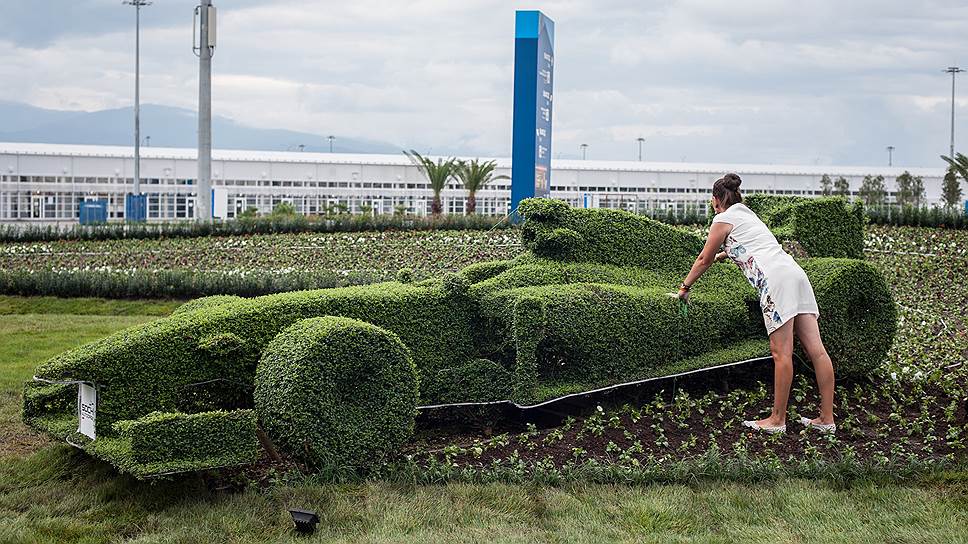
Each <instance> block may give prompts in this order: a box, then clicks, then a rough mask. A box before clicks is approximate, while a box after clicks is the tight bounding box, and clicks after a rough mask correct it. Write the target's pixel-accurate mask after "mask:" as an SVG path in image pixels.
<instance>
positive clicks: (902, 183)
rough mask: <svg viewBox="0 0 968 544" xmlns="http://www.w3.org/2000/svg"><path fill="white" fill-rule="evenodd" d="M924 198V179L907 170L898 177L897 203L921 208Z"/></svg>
mask: <svg viewBox="0 0 968 544" xmlns="http://www.w3.org/2000/svg"><path fill="white" fill-rule="evenodd" d="M923 200H924V181H923V180H922V179H921V176H912V175H911V173H910V172H908V171H907V170H905V171H904V173H903V174H901V175H900V176H898V177H897V203H898V204H900V205H902V206H906V205H907V206H915V207H918V208H920V207H921V202H922V201H923Z"/></svg>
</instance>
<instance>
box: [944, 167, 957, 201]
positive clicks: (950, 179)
mask: <svg viewBox="0 0 968 544" xmlns="http://www.w3.org/2000/svg"><path fill="white" fill-rule="evenodd" d="M941 200H943V201H944V207H945V208H947V209H949V210H953V209H955V208H957V207H958V206H961V182H960V181H958V172H957V171H956V170H955V169H954V167H949V168H948V172H946V173H945V175H944V181H942V182H941Z"/></svg>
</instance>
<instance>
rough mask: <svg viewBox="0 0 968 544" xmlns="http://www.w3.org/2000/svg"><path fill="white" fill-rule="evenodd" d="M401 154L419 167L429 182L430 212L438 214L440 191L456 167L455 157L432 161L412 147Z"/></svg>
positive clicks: (439, 210) (440, 207) (439, 209)
mask: <svg viewBox="0 0 968 544" xmlns="http://www.w3.org/2000/svg"><path fill="white" fill-rule="evenodd" d="M403 154H404V155H406V156H407V158H409V159H410V162H412V163H413V164H414V165H416V167H417V168H419V169H420V171H421V172H422V173H423V175H424V177H426V178H427V181H429V182H430V188H431V189H433V191H434V203H433V205H432V206H431V207H430V212H431V213H432V214H433V215H440V212H441V209H442V206H441V205H440V192H441V191H443V190H444V186H446V185H447V180H448V179H450V178H451V176H453V175H454V173H455V170H456V169H457V159H455V158H449V159H447V160H444V159H437V162H434V161H433V159H431V158H429V157H424V156H421V155H420V153H417V152H416V151H414V150H413V149H411V150H410V151H404V152H403Z"/></svg>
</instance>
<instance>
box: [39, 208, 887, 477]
mask: <svg viewBox="0 0 968 544" xmlns="http://www.w3.org/2000/svg"><path fill="white" fill-rule="evenodd" d="M754 196H755V195H754ZM748 203H749V204H750V206H751V207H754V209H756V210H757V211H758V212H760V213H761V215H762V216H763V217H764V218H765V219H766V220H767V222H768V224H770V226H771V228H773V229H774V230H775V232H777V234H778V236H780V237H782V238H784V239H789V240H796V241H798V242H800V244H799V245H800V246H801V250H802V251H803V252H805V253H806V254H809V255H810V257H809V258H803V259H801V260H800V262H801V265H802V266H803V268H804V270H805V271H806V272H807V275H808V276H809V278H810V280H811V282H812V284H813V287H814V291H815V293H816V297H817V301H818V303H819V305H820V310H821V314H822V317H821V320H820V326H821V331H822V334H823V336H824V341H825V344H826V346H827V349H828V352H829V353H830V355H831V357H832V359H833V361H834V364H835V366H836V368H837V372H838V374H839V375H840V376H843V377H850V376H858V375H863V374H866V373H868V372H870V371H871V370H872V369H873V368H874V367H875V366H876V365H878V364H879V363H880V362H881V360H882V359H883V358H884V356H885V354H886V351H887V349H888V347H889V346H890V344H891V341H892V338H893V335H894V333H895V327H896V313H895V308H894V303H893V301H892V299H891V296H890V292H889V290H888V287H887V285H886V283H885V281H884V279H883V277H882V276H881V275H880V274H879V273H878V272H877V271H876V270H875V269H874V268H873V267H872V266H870V265H869V264H867V263H866V262H864V261H863V260H859V259H856V258H846V257H860V256H861V255H862V249H863V211H862V210H861V209H860V208H859V207H857V206H854V207H851V206H849V205H848V204H847V203H846V202H845V201H843V200H840V199H828V198H825V199H818V200H807V199H793V198H780V197H757V198H750V199H749V200H748ZM519 213H520V214H521V216H522V217H523V219H524V223H523V226H522V227H521V237H522V242H523V247H524V250H525V251H524V252H523V253H522V254H521V255H520V256H519V257H517V258H515V259H513V260H509V261H499V262H485V263H478V264H475V265H472V266H469V267H467V268H465V269H463V270H461V271H460V272H458V273H453V274H449V275H446V276H445V277H442V278H434V279H428V280H424V281H417V282H414V281H413V280H412V273H408V272H406V271H402V272H401V274H400V275H399V276H400V277H399V281H395V282H389V283H380V284H374V285H366V286H357V287H345V288H336V289H322V290H316V291H300V292H292V293H281V294H275V295H269V296H262V297H257V298H251V299H243V298H240V297H234V296H214V297H206V298H202V299H198V300H195V301H192V302H189V303H187V304H185V305H183V306H182V307H180V308H179V309H178V310H177V311H176V312H174V313H173V314H172V315H171V316H169V317H167V318H164V319H159V320H157V321H153V322H150V323H147V324H144V325H140V326H136V327H132V328H130V329H126V330H123V331H120V332H118V333H116V334H114V335H112V336H109V337H107V338H104V339H102V340H98V341H95V342H92V343H90V344H87V345H84V346H81V347H79V348H77V349H73V350H71V351H68V352H66V353H63V354H61V355H58V356H56V357H54V358H52V359H50V360H49V361H47V362H46V363H44V364H43V365H41V366H40V367H39V368H38V369H37V371H36V375H35V378H34V380H33V381H31V382H30V383H28V384H27V385H26V387H25V391H24V412H23V414H24V420H25V421H26V422H27V424H29V425H30V426H32V427H34V428H35V429H39V430H42V431H45V432H47V433H49V434H50V435H52V436H54V437H56V438H58V439H61V440H65V441H68V442H70V443H72V444H74V445H76V446H77V447H80V448H82V449H84V450H85V451H87V452H88V453H90V454H91V455H93V456H95V457H98V458H101V459H104V460H107V461H109V462H110V463H112V464H114V465H115V466H117V467H118V468H119V469H121V470H123V471H125V472H129V473H131V474H133V475H135V476H137V477H139V478H143V477H150V476H155V475H159V474H167V473H173V472H182V471H191V470H200V469H206V468H213V467H221V466H226V465H236V464H244V463H250V462H254V461H256V460H257V459H258V458H259V456H260V452H261V446H260V441H259V438H257V436H258V435H261V436H262V437H263V439H266V437H267V439H268V440H269V441H271V443H273V444H275V446H276V447H277V448H278V449H279V450H281V451H283V452H284V453H286V454H287V455H289V456H291V457H293V458H296V459H299V460H301V461H302V462H304V463H306V464H307V465H310V466H313V467H318V468H322V467H339V468H347V467H349V468H358V467H365V466H368V465H371V464H373V463H377V462H379V461H380V460H382V459H385V458H386V457H387V456H390V455H392V454H393V452H394V451H396V450H397V449H398V448H399V447H400V446H401V445H402V444H403V443H404V442H405V441H406V440H407V439H408V438H409V437H410V435H411V434H412V432H413V426H414V414H415V407H417V406H418V405H431V404H442V403H452V402H471V401H492V400H504V399H512V400H515V401H518V402H532V401H539V400H543V399H547V398H552V397H555V396H559V395H562V394H566V393H572V392H578V391H587V390H590V389H593V388H596V387H600V386H603V385H609V384H614V383H619V382H624V381H629V380H632V379H641V378H646V377H653V376H661V375H667V374H671V373H674V372H679V371H683V370H690V369H696V368H703V367H707V366H711V365H714V364H719V363H723V362H727V361H736V360H742V359H746V358H750V357H755V356H761V355H766V354H768V351H769V350H768V341H767V338H766V334H765V330H764V327H763V324H762V318H761V317H760V310H759V307H758V302H757V298H756V294H755V292H754V290H753V289H752V288H751V287H750V286H749V284H748V283H747V281H746V279H745V278H744V276H743V275H742V273H741V272H740V271H739V270H738V269H736V267H734V266H732V265H730V264H717V265H714V266H713V267H712V268H711V269H710V270H709V271H708V272H707V273H706V274H705V275H704V276H703V277H702V279H701V280H700V281H699V282H698V283H697V284H696V285H695V286H694V288H693V291H692V294H691V297H690V306H689V311H688V315H687V316H683V315H682V314H681V313H680V309H679V307H678V304H679V303H678V301H676V300H675V299H673V298H671V297H669V296H668V292H669V291H670V290H671V289H672V288H673V287H674V286H675V285H677V283H678V282H679V281H680V280H681V278H682V277H684V276H685V274H686V272H687V271H688V270H689V267H690V265H691V264H692V262H693V260H694V259H695V257H696V255H697V254H698V253H699V251H700V249H701V248H702V244H703V241H702V239H701V238H700V237H698V236H697V235H695V234H693V233H692V232H690V231H688V230H685V229H680V228H676V227H671V226H668V225H665V224H662V223H659V222H656V221H653V220H650V219H648V218H645V217H641V216H637V215H633V214H631V213H627V212H622V211H614V210H603V209H575V208H571V207H569V206H568V205H567V204H565V203H562V202H559V201H554V200H545V199H532V200H526V201H524V202H523V203H522V204H521V206H520V209H519ZM831 256H832V257H831ZM79 390H80V391H81V394H80V395H79V394H78V391H79ZM262 431H264V433H263V432H262Z"/></svg>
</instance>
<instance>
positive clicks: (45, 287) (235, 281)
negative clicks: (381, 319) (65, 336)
mask: <svg viewBox="0 0 968 544" xmlns="http://www.w3.org/2000/svg"><path fill="white" fill-rule="evenodd" d="M385 276H386V274H380V273H377V272H373V273H368V272H353V273H349V274H339V273H337V272H333V271H330V270H314V271H308V270H303V271H285V272H277V271H259V272H245V273H235V272H231V271H226V272H220V271H196V270H157V271H152V270H135V271H102V270H65V271H56V270H0V294H4V295H20V296H53V297H99V298H137V299H143V298H175V299H178V298H181V299H189V298H195V297H204V296H209V295H237V296H243V297H252V296H259V295H267V294H272V293H282V292H286V291H303V290H307V289H325V288H330V287H345V286H349V285H363V284H368V283H374V282H377V281H383V280H385V279H386V277H385Z"/></svg>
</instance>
